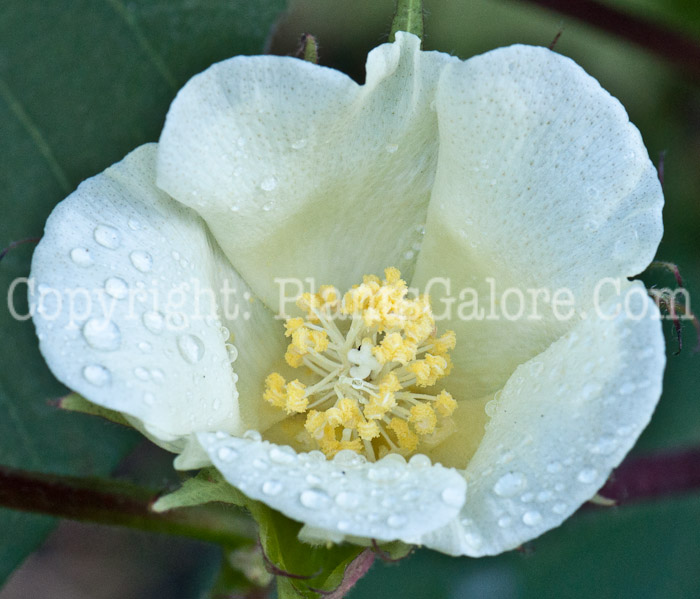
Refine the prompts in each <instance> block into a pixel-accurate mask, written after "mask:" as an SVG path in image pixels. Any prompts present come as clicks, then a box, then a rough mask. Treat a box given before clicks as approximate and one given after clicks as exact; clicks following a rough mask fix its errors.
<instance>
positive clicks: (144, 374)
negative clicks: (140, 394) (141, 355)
mask: <svg viewBox="0 0 700 599" xmlns="http://www.w3.org/2000/svg"><path fill="white" fill-rule="evenodd" d="M134 375H135V376H136V378H137V379H141V380H142V381H147V380H148V379H150V378H151V375H150V374H148V370H146V369H145V368H142V367H141V366H137V367H136V368H134Z"/></svg>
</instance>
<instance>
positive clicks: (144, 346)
mask: <svg viewBox="0 0 700 599" xmlns="http://www.w3.org/2000/svg"><path fill="white" fill-rule="evenodd" d="M139 350H141V353H144V354H150V353H151V352H152V351H153V346H152V345H151V344H150V343H148V341H141V342H140V343H139Z"/></svg>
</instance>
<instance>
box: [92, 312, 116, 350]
mask: <svg viewBox="0 0 700 599" xmlns="http://www.w3.org/2000/svg"><path fill="white" fill-rule="evenodd" d="M83 337H85V341H87V342H88V344H89V345H90V346H91V347H93V348H94V349H97V350H100V351H116V350H118V349H119V347H120V346H121V343H122V335H121V332H120V331H119V327H118V326H117V325H116V324H114V323H113V322H112V321H111V320H105V319H100V318H91V319H90V320H88V321H87V322H86V323H85V325H84V326H83Z"/></svg>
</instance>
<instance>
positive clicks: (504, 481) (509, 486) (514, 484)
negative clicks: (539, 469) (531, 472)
mask: <svg viewBox="0 0 700 599" xmlns="http://www.w3.org/2000/svg"><path fill="white" fill-rule="evenodd" d="M526 484H527V479H526V478H525V475H524V474H520V473H519V472H508V473H507V474H504V475H503V476H502V477H501V478H499V479H498V480H497V481H496V484H495V485H494V486H493V491H494V493H496V495H500V496H501V497H511V496H512V495H515V494H516V493H518V492H519V491H522V490H523V489H524V488H525V485H526Z"/></svg>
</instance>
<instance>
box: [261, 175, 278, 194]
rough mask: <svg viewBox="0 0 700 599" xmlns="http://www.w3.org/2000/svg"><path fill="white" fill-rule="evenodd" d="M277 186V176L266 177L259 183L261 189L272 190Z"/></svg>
mask: <svg viewBox="0 0 700 599" xmlns="http://www.w3.org/2000/svg"><path fill="white" fill-rule="evenodd" d="M276 187H277V178H276V177H266V178H265V179H263V181H262V183H260V189H262V190H263V191H272V190H273V189H275V188H276Z"/></svg>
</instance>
